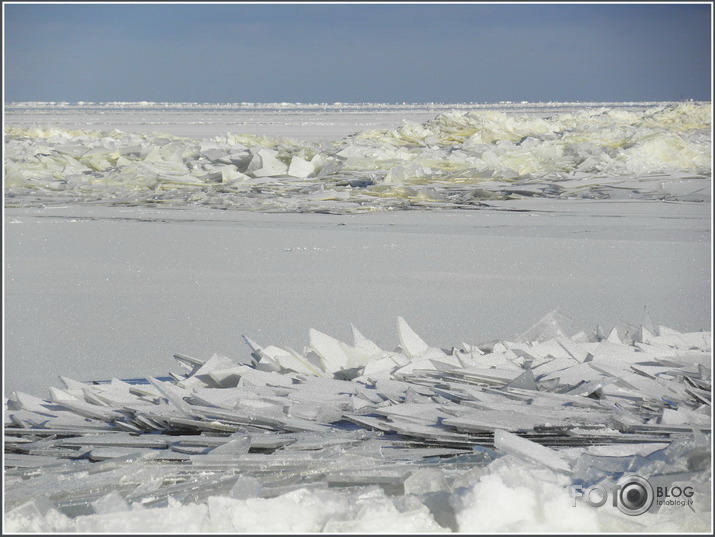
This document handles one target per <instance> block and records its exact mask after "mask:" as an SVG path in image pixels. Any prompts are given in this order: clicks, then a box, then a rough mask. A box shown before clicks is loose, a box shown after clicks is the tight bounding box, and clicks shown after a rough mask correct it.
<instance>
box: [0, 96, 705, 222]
mask: <svg viewBox="0 0 715 537" xmlns="http://www.w3.org/2000/svg"><path fill="white" fill-rule="evenodd" d="M711 114H712V106H711V104H710V103H678V104H665V105H658V106H652V105H651V106H643V107H642V108H640V109H638V110H636V111H633V110H623V109H618V108H607V107H586V108H582V109H575V110H574V111H572V112H560V113H555V114H553V115H550V116H546V117H541V116H539V115H534V114H526V113H518V112H511V111H508V112H502V111H496V110H468V111H449V112H442V113H440V114H438V115H437V116H436V117H435V118H434V119H432V120H430V121H427V122H425V123H423V124H417V123H413V122H408V121H405V122H404V124H403V125H402V126H401V127H399V128H396V129H394V130H367V131H362V132H359V133H357V134H355V135H353V136H350V137H348V138H346V139H343V140H338V141H335V142H330V143H329V142H324V143H309V142H302V141H298V140H293V139H287V138H269V137H262V136H254V135H248V134H244V135H240V134H239V135H236V134H226V135H223V136H218V137H216V138H214V139H211V140H195V139H189V138H180V137H176V136H171V135H162V134H159V133H156V134H132V133H124V132H120V131H118V130H114V131H108V132H94V131H80V130H65V129H60V128H56V127H43V126H38V127H32V128H20V127H7V128H6V129H5V189H6V190H5V194H6V204H7V205H8V206H14V207H27V206H38V205H43V204H44V205H47V204H53V203H54V204H56V203H102V204H123V205H138V204H162V205H164V206H184V205H186V204H200V205H206V206H211V207H221V208H238V209H243V210H258V211H266V210H274V211H323V212H343V213H347V212H362V211H373V210H385V209H396V208H409V207H416V206H419V207H451V208H454V207H472V206H478V205H480V204H483V203H485V202H488V200H490V199H514V198H520V197H525V196H540V197H556V198H559V197H567V198H571V197H578V198H589V199H602V198H617V199H623V198H626V199H628V198H635V199H656V200H681V201H706V200H709V198H710V195H711V179H712V169H711V159H710V158H711V146H712V137H711Z"/></svg>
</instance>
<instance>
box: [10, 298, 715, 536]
mask: <svg viewBox="0 0 715 537" xmlns="http://www.w3.org/2000/svg"><path fill="white" fill-rule="evenodd" d="M567 325H568V319H567V318H566V317H564V316H562V315H560V314H559V313H558V312H552V313H550V314H548V315H547V316H545V317H544V318H543V319H542V320H541V321H539V322H538V323H537V324H536V325H534V326H533V327H532V328H530V329H529V330H527V331H526V332H524V333H523V334H522V335H520V336H519V337H517V338H516V339H515V340H514V341H493V342H489V343H484V344H480V345H472V344H467V343H462V344H461V345H460V346H459V347H455V348H452V349H448V350H444V349H439V348H434V347H431V346H429V345H428V344H427V343H425V342H424V341H423V340H422V339H421V338H420V337H419V336H418V335H417V334H416V333H415V332H414V331H413V330H412V329H411V328H410V327H409V326H408V325H407V323H406V322H405V321H404V319H402V318H399V319H398V323H397V328H398V337H399V347H398V348H397V349H396V350H395V351H386V350H383V349H381V348H379V347H378V346H377V345H376V344H375V343H373V342H372V341H370V340H369V339H367V338H366V337H365V336H363V335H362V334H361V333H360V332H359V331H357V330H356V329H353V332H354V342H353V344H352V345H350V344H347V343H344V342H341V341H338V340H336V339H333V338H331V337H330V336H327V335H325V334H322V333H320V332H318V331H316V330H311V331H310V340H309V345H308V346H307V347H306V348H305V349H304V350H303V352H296V351H294V350H292V349H289V348H287V349H282V348H279V347H276V346H272V345H271V346H265V347H264V346H261V345H259V344H258V343H256V342H254V341H252V340H251V339H249V338H245V341H246V343H247V346H248V352H246V353H245V356H244V357H241V358H238V359H231V358H228V357H225V356H221V355H214V356H212V357H211V358H209V359H208V360H202V359H197V358H193V357H189V356H185V355H180V354H179V355H176V356H175V357H176V359H177V360H178V363H179V364H181V365H182V366H183V367H184V368H185V369H186V371H185V372H184V373H182V374H175V373H170V375H169V376H168V377H166V378H161V379H159V378H146V379H130V380H118V379H112V380H111V381H106V382H104V381H103V382H79V381H75V380H71V379H68V378H62V382H63V384H64V388H62V389H59V388H50V393H49V399H47V400H42V399H39V398H36V397H33V396H30V395H27V394H23V393H14V394H12V396H11V397H10V398H9V399H7V400H6V401H5V507H6V515H5V527H6V530H8V531H80V532H105V531H106V532H122V531H129V532H151V531H159V532H170V531H177V532H188V533H193V532H202V531H223V532H226V531H244V532H254V533H255V532H283V533H285V532H320V531H325V532H382V533H386V532H387V533H389V532H402V533H405V532H406V533H414V532H424V531H439V532H444V531H459V532H470V533H474V532H480V531H483V532H493V531H551V532H554V531H580V532H583V531H594V532H597V531H649V532H651V531H708V530H710V529H712V528H711V527H710V519H711V512H710V504H711V499H712V496H711V486H712V475H711V467H710V459H711V442H710V440H711V394H712V385H711V370H712V366H711V364H712V345H711V333H709V332H695V333H680V332H677V331H675V330H672V329H669V328H667V327H664V326H653V325H652V323H650V321H649V319H648V318H647V317H646V320H645V321H644V323H643V324H642V325H640V326H630V325H628V326H626V329H625V330H624V329H623V328H621V330H620V333H619V330H618V329H617V328H614V329H613V330H611V331H610V332H608V333H607V332H605V331H604V330H602V329H601V328H600V327H598V328H597V329H596V330H595V331H593V332H592V333H591V334H586V333H584V332H579V333H578V334H575V335H568V333H569V331H568V329H567V328H566V327H567ZM634 474H636V475H638V476H640V477H642V478H645V479H647V480H648V481H649V482H650V483H651V484H652V486H653V487H658V489H657V490H658V491H660V490H670V491H671V493H672V491H675V490H677V491H679V492H680V491H684V490H687V491H688V492H689V495H688V496H687V498H688V500H690V504H687V502H685V496H683V497H679V498H678V501H673V498H672V494H671V498H670V501H669V502H668V501H665V502H661V503H658V501H656V502H655V503H654V504H653V506H652V507H651V509H650V510H649V511H648V512H646V513H645V514H642V515H639V516H629V515H627V514H625V513H623V512H621V510H619V509H618V508H616V507H614V506H613V505H612V504H611V503H610V502H607V503H606V504H605V505H603V506H602V507H598V508H597V507H593V506H590V505H586V504H585V503H584V501H583V498H582V497H577V496H576V495H575V492H574V491H575V490H579V491H583V490H589V489H590V488H591V487H601V488H602V489H604V490H607V491H611V490H614V488H613V487H614V486H615V485H616V483H618V482H619V480H620V479H621V478H622V477H624V476H630V475H634Z"/></svg>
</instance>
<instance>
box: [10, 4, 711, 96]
mask: <svg viewBox="0 0 715 537" xmlns="http://www.w3.org/2000/svg"><path fill="white" fill-rule="evenodd" d="M3 7H4V18H3V19H4V26H5V27H4V33H3V35H4V66H5V67H4V69H5V76H4V89H5V94H4V95H5V101H6V102H7V101H28V100H38V101H79V100H85V101H139V100H147V101H184V102H185V101H188V102H242V101H249V102H280V101H289V102H306V103H307V102H334V101H343V102H386V103H393V102H403V101H406V102H497V101H504V100H511V101H522V100H527V101H650V100H681V99H696V100H710V98H711V79H712V73H711V69H712V67H711V58H712V56H711V54H712V51H711V26H712V12H711V5H710V4H709V3H701V4H690V5H688V4H682V3H681V4H666V5H664V4H628V5H625V4H595V5H593V4H591V5H589V4H488V3H487V4H469V3H459V4H445V3H439V4H407V3H402V4H363V5H356V4H340V3H337V4H325V3H320V4H290V5H286V4H265V3H262V4H241V3H234V4H213V5H212V4H206V3H203V4H184V3H179V4H164V5H162V4H142V3H138V2H137V3H127V4H108V3H105V4H102V3H96V4H86V3H80V4H60V5H58V4H26V3H15V4H13V3H5V4H4V5H3Z"/></svg>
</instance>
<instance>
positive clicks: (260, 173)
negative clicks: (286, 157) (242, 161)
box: [249, 149, 288, 177]
mask: <svg viewBox="0 0 715 537" xmlns="http://www.w3.org/2000/svg"><path fill="white" fill-rule="evenodd" d="M277 155H278V153H277V152H276V151H272V150H269V149H261V150H259V151H258V152H257V153H256V155H255V156H254V157H253V160H252V161H251V163H250V164H249V170H250V169H251V168H252V166H260V167H257V168H256V169H255V170H252V171H253V176H254V177H276V176H279V175H286V173H287V172H288V166H286V165H285V164H284V163H283V162H281V161H280V160H278V158H276V157H277ZM256 159H259V162H260V164H258V163H256V164H255V165H254V161H255V160H256Z"/></svg>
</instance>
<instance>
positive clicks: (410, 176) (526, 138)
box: [3, 103, 712, 533]
mask: <svg viewBox="0 0 715 537" xmlns="http://www.w3.org/2000/svg"><path fill="white" fill-rule="evenodd" d="M5 112H6V116H5V177H4V179H5V215H4V226H5V232H4V245H5V246H4V248H5V267H4V268H5V270H4V281H5V295H4V296H5V298H4V300H5V304H4V305H5V315H4V330H5V334H4V335H5V338H4V376H3V381H4V395H5V400H4V402H5V408H4V419H5V433H4V443H5V455H4V466H5V482H4V485H5V505H4V506H5V531H31V532H65V531H67V532H73V531H80V532H93V533H98V532H99V533H101V532H133V533H145V532H152V531H154V532H181V533H184V532H189V533H195V532H210V531H217V532H229V531H232V532H233V531H242V532H250V533H256V532H278V533H291V532H293V533H305V532H321V531H322V532H363V533H365V532H366V533H380V532H382V533H385V532H388V533H405V532H407V533H415V532H430V531H432V532H448V531H458V532H464V533H475V532H499V531H501V532H509V531H531V532H534V531H546V532H559V531H560V532H580V533H583V532H603V531H616V532H624V531H640V532H655V531H666V532H683V531H695V532H708V531H710V530H711V529H712V511H711V503H712V495H711V489H712V477H711V464H710V461H711V454H712V448H711V447H712V441H711V438H712V437H711V430H712V426H711V424H712V416H711V406H710V404H711V369H712V349H711V330H712V310H711V308H712V306H711V298H712V287H711V285H712V282H711V273H712V266H711V260H712V257H711V256H712V249H711V228H712V226H711V222H712V220H711V169H712V167H711V160H710V159H711V148H712V142H711V106H710V103H528V104H513V103H500V104H498V105H497V104H495V105H487V104H465V105H445V104H439V103H432V104H428V105H412V104H403V105H379V104H346V103H332V104H324V105H309V104H291V103H275V104H264V105H260V104H255V103H241V104H224V105H216V104H213V105H205V104H198V103H189V104H179V103H11V104H9V105H6V108H5ZM401 209H410V210H408V211H405V210H401ZM316 213H317V214H316ZM552 310H553V311H552ZM549 311H551V313H548V314H547V312H549ZM545 314H546V315H545ZM544 315H545V316H544ZM241 336H245V337H241ZM172 355H175V356H174V358H175V360H172ZM634 475H636V476H640V477H641V478H645V479H647V480H648V482H649V483H650V484H651V486H652V490H651V492H652V495H651V496H650V497H649V498H650V499H651V500H653V501H652V506H651V508H650V509H649V510H648V512H646V513H644V514H641V515H637V516H634V515H633V510H632V509H631V510H630V514H628V513H627V512H628V511H629V508H628V506H625V507H624V504H623V503H622V502H621V503H618V501H616V502H615V503H613V502H612V501H611V500H613V498H615V497H616V492H617V490H618V487H619V486H623V484H624V480H628V479H631V478H632V476H634ZM599 487H600V488H599ZM594 489H597V492H598V490H603V491H606V493H607V495H608V500H609V501H608V502H607V503H606V504H605V505H603V506H602V507H594V506H592V505H588V504H587V503H586V502H585V499H584V498H585V496H583V493H588V491H590V490H594ZM639 490H641V489H639ZM664 490H667V491H670V493H671V496H668V497H665V496H663V494H664V493H663V491H664ZM676 490H677V491H678V493H679V494H680V496H679V497H678V498H679V499H678V500H677V501H676V500H675V499H674V498H673V496H672V493H673V492H674V491H676ZM686 493H687V496H686V495H685V494H686ZM624 498H625V497H624ZM685 498H687V499H688V500H690V501H691V503H688V502H687V501H686V500H685ZM515 506H516V507H518V508H515ZM618 506H620V507H618Z"/></svg>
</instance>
